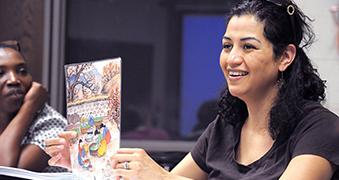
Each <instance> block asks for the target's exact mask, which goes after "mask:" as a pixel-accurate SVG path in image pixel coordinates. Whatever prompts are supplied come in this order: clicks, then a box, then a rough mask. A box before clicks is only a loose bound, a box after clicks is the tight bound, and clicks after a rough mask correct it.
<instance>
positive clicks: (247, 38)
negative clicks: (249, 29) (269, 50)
mask: <svg viewBox="0 0 339 180" xmlns="http://www.w3.org/2000/svg"><path fill="white" fill-rule="evenodd" d="M246 40H255V41H258V42H259V43H261V42H260V41H259V39H257V38H254V37H244V38H241V39H240V41H246Z"/></svg>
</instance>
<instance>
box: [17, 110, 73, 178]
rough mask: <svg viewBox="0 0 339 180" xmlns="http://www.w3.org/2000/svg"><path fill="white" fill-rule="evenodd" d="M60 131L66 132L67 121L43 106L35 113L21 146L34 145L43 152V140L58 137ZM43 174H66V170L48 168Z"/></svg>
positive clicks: (44, 146)
mask: <svg viewBox="0 0 339 180" xmlns="http://www.w3.org/2000/svg"><path fill="white" fill-rule="evenodd" d="M62 131H67V120H66V119H65V117H63V116H62V115H61V114H60V113H58V112H57V111H56V110H55V109H53V108H52V107H51V106H49V105H48V104H45V105H44V106H43V107H42V108H41V109H39V110H38V111H37V114H36V115H35V119H34V120H33V122H32V124H31V126H30V127H29V129H28V131H27V133H26V135H25V137H24V138H23V140H22V142H21V146H24V145H27V144H35V145H37V146H39V147H40V148H41V149H42V150H43V151H45V148H46V144H45V140H46V139H49V138H56V137H59V133H60V132H62ZM43 172H67V169H65V168H61V167H53V166H48V167H47V168H45V169H44V170H43Z"/></svg>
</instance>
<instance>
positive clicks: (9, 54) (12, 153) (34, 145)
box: [0, 41, 67, 172]
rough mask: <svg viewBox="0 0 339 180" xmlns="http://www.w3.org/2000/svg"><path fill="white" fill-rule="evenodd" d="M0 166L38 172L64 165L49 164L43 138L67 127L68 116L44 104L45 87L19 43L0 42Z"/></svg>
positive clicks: (57, 170)
mask: <svg viewBox="0 0 339 180" xmlns="http://www.w3.org/2000/svg"><path fill="white" fill-rule="evenodd" d="M0 88H1V94H0V144H1V146H0V152H1V153H0V166H9V167H17V168H22V169H27V170H32V171H37V172H62V171H67V169H64V168H60V167H51V166H49V165H48V163H47V162H48V159H49V158H50V156H48V155H47V154H46V153H45V151H44V149H45V147H46V145H45V140H46V139H48V138H52V137H58V135H59V133H60V132H61V131H65V130H67V120H66V119H65V118H64V117H63V116H62V115H61V114H59V113H58V112H57V111H55V110H54V109H53V108H52V107H50V106H49V105H47V104H46V102H47V100H48V97H49V94H48V91H47V89H46V88H45V87H43V86H42V85H41V84H40V83H38V82H35V81H33V80H32V77H31V75H30V73H29V71H28V69H27V64H26V61H25V59H24V57H23V55H22V54H21V52H20V47H19V43H18V42H16V41H4V42H1V43H0Z"/></svg>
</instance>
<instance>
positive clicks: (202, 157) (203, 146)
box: [191, 123, 213, 173]
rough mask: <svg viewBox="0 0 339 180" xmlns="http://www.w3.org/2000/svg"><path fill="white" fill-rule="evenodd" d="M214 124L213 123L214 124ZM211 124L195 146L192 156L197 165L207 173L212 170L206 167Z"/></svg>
mask: <svg viewBox="0 0 339 180" xmlns="http://www.w3.org/2000/svg"><path fill="white" fill-rule="evenodd" d="M212 124H213V123H212ZM211 126H212V125H211V124H210V125H209V126H208V127H207V129H206V130H205V131H204V132H203V133H202V135H201V136H200V138H199V139H198V141H197V142H196V144H195V146H194V147H193V148H192V150H191V155H192V158H193V160H194V161H195V163H197V165H198V166H199V167H200V168H201V169H202V170H203V171H205V172H206V173H209V172H210V170H209V168H208V167H207V165H206V153H207V147H208V138H209V136H210V132H211V128H212V127H211Z"/></svg>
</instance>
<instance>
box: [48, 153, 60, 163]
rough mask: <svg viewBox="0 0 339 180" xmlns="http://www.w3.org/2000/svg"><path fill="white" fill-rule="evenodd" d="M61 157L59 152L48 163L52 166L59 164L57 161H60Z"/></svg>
mask: <svg viewBox="0 0 339 180" xmlns="http://www.w3.org/2000/svg"><path fill="white" fill-rule="evenodd" d="M60 158H61V154H60V153H57V154H56V156H53V157H52V158H51V159H49V160H48V164H49V165H50V166H55V165H57V162H58V161H59V159H60Z"/></svg>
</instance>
